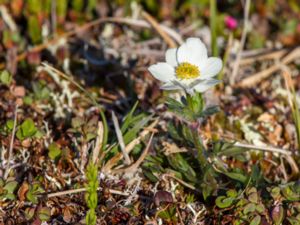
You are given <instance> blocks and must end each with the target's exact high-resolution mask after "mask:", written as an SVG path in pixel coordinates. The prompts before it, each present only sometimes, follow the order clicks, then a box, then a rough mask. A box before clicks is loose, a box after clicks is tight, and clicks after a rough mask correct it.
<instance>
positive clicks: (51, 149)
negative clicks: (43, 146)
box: [48, 143, 62, 160]
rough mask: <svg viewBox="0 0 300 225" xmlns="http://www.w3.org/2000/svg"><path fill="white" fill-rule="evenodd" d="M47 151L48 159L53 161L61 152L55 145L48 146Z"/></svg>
mask: <svg viewBox="0 0 300 225" xmlns="http://www.w3.org/2000/svg"><path fill="white" fill-rule="evenodd" d="M48 150H49V152H48V156H49V157H50V159H53V160H55V159H57V158H58V157H60V156H61V152H62V151H61V149H60V148H59V146H58V145H57V144H56V143H52V144H50V145H49V147H48Z"/></svg>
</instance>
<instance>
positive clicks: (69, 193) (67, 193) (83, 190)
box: [47, 187, 129, 198]
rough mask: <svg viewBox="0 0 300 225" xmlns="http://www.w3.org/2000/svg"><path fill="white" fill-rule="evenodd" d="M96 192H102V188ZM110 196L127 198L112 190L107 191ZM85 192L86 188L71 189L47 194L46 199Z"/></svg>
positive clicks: (126, 194) (122, 193)
mask: <svg viewBox="0 0 300 225" xmlns="http://www.w3.org/2000/svg"><path fill="white" fill-rule="evenodd" d="M97 190H102V188H100V187H99V188H97ZM108 190H109V192H110V193H111V194H116V195H122V196H129V194H128V193H126V192H122V191H118V190H114V189H108ZM85 191H87V188H78V189H73V190H67V191H59V192H55V193H50V194H47V198H54V197H59V196H64V195H71V194H77V193H80V192H85Z"/></svg>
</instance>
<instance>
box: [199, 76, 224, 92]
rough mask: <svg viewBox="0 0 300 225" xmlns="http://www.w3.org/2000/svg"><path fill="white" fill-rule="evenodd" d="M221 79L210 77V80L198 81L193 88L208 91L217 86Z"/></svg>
mask: <svg viewBox="0 0 300 225" xmlns="http://www.w3.org/2000/svg"><path fill="white" fill-rule="evenodd" d="M220 82H221V81H219V80H215V79H210V80H206V81H203V82H201V83H198V84H197V85H196V86H194V87H193V88H194V89H195V90H196V91H197V92H201V93H202V92H205V91H207V90H208V89H209V88H211V87H213V86H215V85H216V84H218V83H220Z"/></svg>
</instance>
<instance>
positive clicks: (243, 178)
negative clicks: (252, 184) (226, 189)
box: [224, 172, 248, 184]
mask: <svg viewBox="0 0 300 225" xmlns="http://www.w3.org/2000/svg"><path fill="white" fill-rule="evenodd" d="M224 174H225V175H226V176H228V177H230V178H231V179H234V180H237V181H240V182H242V183H244V184H245V183H246V182H247V180H248V178H247V176H245V175H243V174H241V173H237V172H225V173H224Z"/></svg>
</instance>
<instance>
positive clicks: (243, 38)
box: [230, 0, 251, 85]
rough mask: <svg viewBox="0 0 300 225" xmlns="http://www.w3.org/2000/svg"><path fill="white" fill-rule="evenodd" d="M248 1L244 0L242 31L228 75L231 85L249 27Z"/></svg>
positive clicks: (249, 1) (236, 71) (237, 68)
mask: <svg viewBox="0 0 300 225" xmlns="http://www.w3.org/2000/svg"><path fill="white" fill-rule="evenodd" d="M250 3H251V0H246V5H245V8H244V27H243V32H242V38H241V41H240V45H239V50H238V52H237V57H236V61H235V64H234V66H233V71H232V75H231V77H230V84H231V85H233V84H234V83H235V79H236V76H237V73H238V70H239V65H240V60H241V52H242V51H243V48H244V45H245V42H246V37H247V33H248V29H249V11H250Z"/></svg>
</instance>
